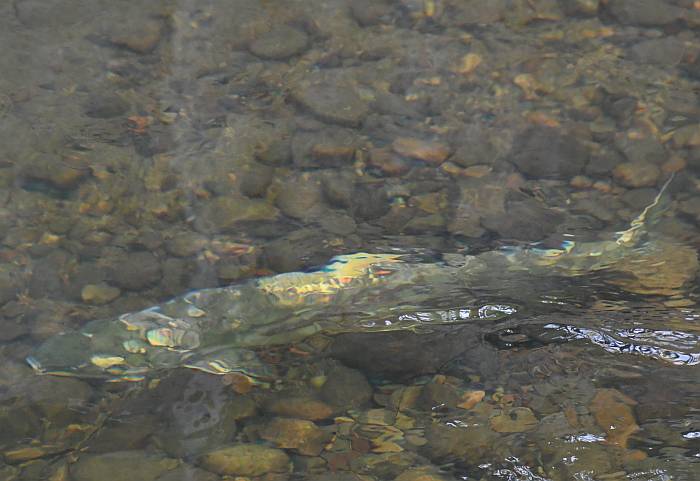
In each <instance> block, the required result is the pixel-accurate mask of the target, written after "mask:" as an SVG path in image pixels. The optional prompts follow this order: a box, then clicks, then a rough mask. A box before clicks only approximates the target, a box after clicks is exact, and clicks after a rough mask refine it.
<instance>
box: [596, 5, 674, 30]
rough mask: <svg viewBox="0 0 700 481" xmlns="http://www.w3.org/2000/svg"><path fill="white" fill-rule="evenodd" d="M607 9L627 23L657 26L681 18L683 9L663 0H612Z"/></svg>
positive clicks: (621, 21)
mask: <svg viewBox="0 0 700 481" xmlns="http://www.w3.org/2000/svg"><path fill="white" fill-rule="evenodd" d="M607 10H608V11H609V12H610V13H611V14H612V15H613V17H615V18H616V19H617V21H618V22H620V23H622V24H626V25H640V26H644V27H655V26H660V25H668V24H669V23H673V22H675V21H677V20H679V19H680V18H681V17H682V15H683V9H682V8H679V7H677V6H675V5H671V4H669V3H668V2H665V1H663V0H610V1H609V2H608V4H607Z"/></svg>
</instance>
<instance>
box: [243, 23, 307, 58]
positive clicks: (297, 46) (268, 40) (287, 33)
mask: <svg viewBox="0 0 700 481" xmlns="http://www.w3.org/2000/svg"><path fill="white" fill-rule="evenodd" d="M308 44H309V37H308V35H306V33H305V32H303V31H302V30H299V29H297V28H294V27H289V26H286V25H282V26H279V27H275V28H273V29H272V30H270V31H269V32H266V33H264V34H262V35H261V36H259V37H258V38H256V39H255V40H254V41H253V42H252V43H251V44H250V51H251V52H253V54H255V55H257V56H258V57H261V58H265V59H270V60H285V59H287V58H289V57H293V56H294V55H299V54H300V53H302V52H304V50H306V48H307V46H308Z"/></svg>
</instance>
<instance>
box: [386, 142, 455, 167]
mask: <svg viewBox="0 0 700 481" xmlns="http://www.w3.org/2000/svg"><path fill="white" fill-rule="evenodd" d="M391 147H392V149H394V152H396V153H397V154H400V155H403V156H404V157H411V158H414V159H418V160H422V161H424V162H428V163H430V164H434V165H440V164H442V163H443V162H444V161H445V159H447V156H448V155H450V148H449V146H448V145H447V144H443V143H440V142H431V141H428V140H421V139H414V138H410V137H399V138H397V139H396V140H394V143H393V144H392V145H391Z"/></svg>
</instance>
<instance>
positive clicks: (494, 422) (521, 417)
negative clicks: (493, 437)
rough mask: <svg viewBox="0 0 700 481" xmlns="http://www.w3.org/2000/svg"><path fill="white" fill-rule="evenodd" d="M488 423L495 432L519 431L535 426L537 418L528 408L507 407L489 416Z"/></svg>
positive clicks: (528, 429)
mask: <svg viewBox="0 0 700 481" xmlns="http://www.w3.org/2000/svg"><path fill="white" fill-rule="evenodd" d="M489 425H490V426H491V429H493V430H494V431H496V432H497V433H521V432H523V431H530V430H531V429H534V428H535V427H537V418H536V417H535V415H534V414H533V413H532V410H530V409H529V408H526V407H517V408H509V409H506V410H504V411H503V412H501V413H500V414H497V415H495V416H492V417H491V418H489Z"/></svg>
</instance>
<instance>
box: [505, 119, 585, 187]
mask: <svg viewBox="0 0 700 481" xmlns="http://www.w3.org/2000/svg"><path fill="white" fill-rule="evenodd" d="M510 160H511V162H513V164H515V166H516V167H517V168H518V169H520V171H521V172H522V173H523V174H525V175H527V176H529V177H534V178H546V179H570V178H571V177H573V176H575V175H577V174H580V173H581V171H582V170H583V168H584V167H585V165H586V162H587V161H588V151H587V149H586V147H584V146H583V145H582V144H581V143H580V142H579V141H578V140H576V138H574V137H572V136H571V135H568V134H565V133H562V132H560V131H559V130H557V129H555V128H551V127H533V128H530V129H529V130H527V131H526V132H524V133H522V134H521V135H520V136H518V138H517V139H516V140H515V142H514V145H513V150H512V152H511V157H510Z"/></svg>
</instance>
